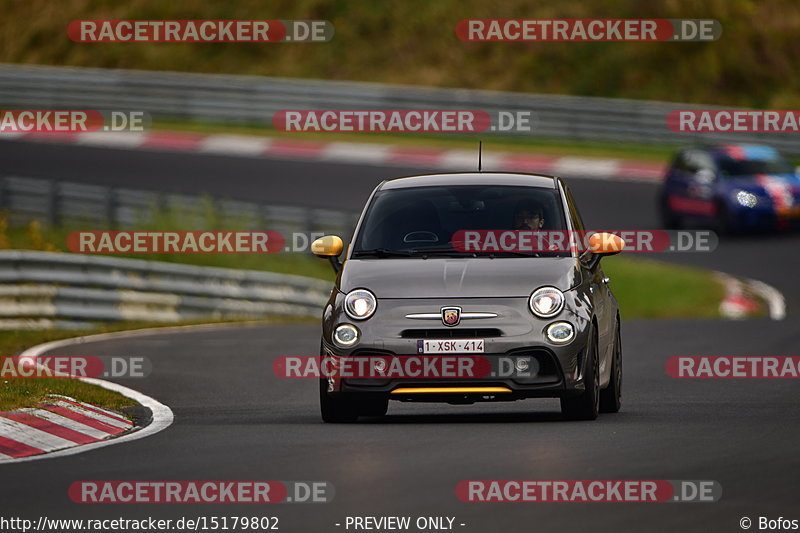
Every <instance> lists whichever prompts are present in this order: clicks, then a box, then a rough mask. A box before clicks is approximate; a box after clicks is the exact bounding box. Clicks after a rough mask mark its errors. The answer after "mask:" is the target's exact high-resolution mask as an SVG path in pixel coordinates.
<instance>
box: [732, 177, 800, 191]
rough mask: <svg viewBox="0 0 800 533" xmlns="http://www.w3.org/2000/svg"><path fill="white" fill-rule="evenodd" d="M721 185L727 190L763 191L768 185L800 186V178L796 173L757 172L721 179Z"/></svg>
mask: <svg viewBox="0 0 800 533" xmlns="http://www.w3.org/2000/svg"><path fill="white" fill-rule="evenodd" d="M720 185H722V187H723V188H724V189H725V190H728V191H731V190H744V191H750V192H761V191H763V190H764V188H765V187H767V186H784V187H789V188H793V189H794V188H798V187H800V178H798V176H796V175H795V174H756V175H753V176H736V177H735V178H728V179H725V180H720Z"/></svg>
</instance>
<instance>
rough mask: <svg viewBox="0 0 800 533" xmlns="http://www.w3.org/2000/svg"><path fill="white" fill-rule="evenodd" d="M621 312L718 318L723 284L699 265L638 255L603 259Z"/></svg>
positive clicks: (633, 315) (630, 315) (642, 315)
mask: <svg viewBox="0 0 800 533" xmlns="http://www.w3.org/2000/svg"><path fill="white" fill-rule="evenodd" d="M603 271H604V272H605V273H606V275H607V276H608V277H610V278H611V284H610V286H611V290H613V291H614V296H616V297H617V300H618V301H619V308H620V314H621V315H622V316H623V317H624V318H625V319H631V318H719V317H720V313H719V304H720V302H721V301H722V299H723V298H724V297H725V288H724V287H723V285H722V283H720V281H719V280H718V279H716V278H715V277H714V273H713V272H711V271H709V270H705V269H702V268H695V267H689V266H683V265H674V264H667V263H662V262H660V261H655V260H652V259H642V258H639V257H626V256H615V257H610V258H606V259H604V260H603Z"/></svg>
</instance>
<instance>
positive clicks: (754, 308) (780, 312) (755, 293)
mask: <svg viewBox="0 0 800 533" xmlns="http://www.w3.org/2000/svg"><path fill="white" fill-rule="evenodd" d="M715 274H716V277H717V279H718V280H719V281H720V282H721V283H722V285H723V286H724V287H725V298H724V299H723V300H722V302H720V304H719V312H720V314H721V315H722V316H724V317H725V318H729V319H742V318H747V317H749V316H751V315H753V314H755V313H757V312H758V311H759V310H760V309H761V304H760V303H759V301H758V299H759V298H760V299H761V300H763V301H764V302H765V303H766V306H767V314H768V315H769V317H770V318H771V319H772V320H783V319H784V318H786V300H785V298H784V297H783V294H781V293H780V291H778V289H776V288H775V287H773V286H771V285H767V284H766V283H764V282H763V281H758V280H754V279H746V278H735V277H733V276H731V275H730V274H726V273H724V272H715Z"/></svg>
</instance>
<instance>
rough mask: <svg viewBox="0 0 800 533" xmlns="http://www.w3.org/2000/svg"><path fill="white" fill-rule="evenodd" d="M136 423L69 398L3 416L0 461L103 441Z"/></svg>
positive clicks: (0, 429) (59, 398)
mask: <svg viewBox="0 0 800 533" xmlns="http://www.w3.org/2000/svg"><path fill="white" fill-rule="evenodd" d="M133 427H134V426H133V422H131V421H130V420H128V419H126V418H125V417H123V416H121V415H119V414H117V413H114V412H112V411H108V410H106V409H102V408H100V407H97V406H95V405H91V404H88V403H84V402H79V401H77V400H74V399H72V398H68V397H66V396H59V397H54V398H53V401H48V402H46V403H43V404H40V405H38V406H37V407H36V408H34V409H30V408H29V409H19V410H17V411H11V412H4V413H0V461H2V460H10V459H20V458H23V457H30V456H33V455H39V454H43V453H47V452H53V451H56V450H63V449H65V448H72V447H73V446H76V445H80V444H89V443H92V442H98V441H102V440H105V439H108V438H111V437H114V436H115V435H119V434H121V433H124V432H126V431H130V430H131V429H133Z"/></svg>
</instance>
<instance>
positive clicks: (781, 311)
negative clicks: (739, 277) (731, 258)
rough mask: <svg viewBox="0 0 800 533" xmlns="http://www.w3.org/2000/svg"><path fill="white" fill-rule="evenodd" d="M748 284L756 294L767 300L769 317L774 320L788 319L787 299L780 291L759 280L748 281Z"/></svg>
mask: <svg viewBox="0 0 800 533" xmlns="http://www.w3.org/2000/svg"><path fill="white" fill-rule="evenodd" d="M747 284H748V285H749V286H750V288H751V289H752V290H753V291H755V293H756V294H758V295H759V296H761V297H762V298H764V300H766V302H767V306H768V307H769V317H770V318H771V319H772V320H783V319H784V318H786V298H784V297H783V294H781V292H780V291H779V290H778V289H776V288H775V287H773V286H772V285H768V284H766V283H764V282H763V281H758V280H757V279H748V280H747Z"/></svg>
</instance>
